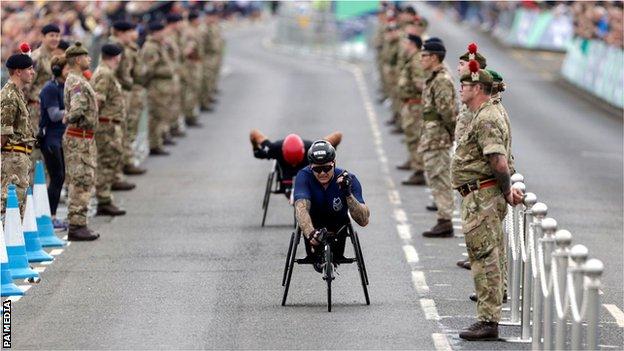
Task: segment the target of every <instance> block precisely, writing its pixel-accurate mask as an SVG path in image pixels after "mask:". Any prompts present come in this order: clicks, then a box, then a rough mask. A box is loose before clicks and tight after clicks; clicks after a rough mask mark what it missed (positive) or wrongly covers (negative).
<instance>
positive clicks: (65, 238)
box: [63, 235, 69, 245]
mask: <svg viewBox="0 0 624 351" xmlns="http://www.w3.org/2000/svg"><path fill="white" fill-rule="evenodd" d="M63 240H67V235H65V236H64V237H63ZM67 245H69V243H67Z"/></svg>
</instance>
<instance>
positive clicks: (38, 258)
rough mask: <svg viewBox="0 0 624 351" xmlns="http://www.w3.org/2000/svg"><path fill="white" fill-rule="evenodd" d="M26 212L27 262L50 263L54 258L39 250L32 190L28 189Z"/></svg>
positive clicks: (39, 244)
mask: <svg viewBox="0 0 624 351" xmlns="http://www.w3.org/2000/svg"><path fill="white" fill-rule="evenodd" d="M26 194H27V195H26V211H25V213H24V221H23V222H22V227H23V228H24V242H25V243H26V256H27V257H28V262H43V261H52V260H54V257H52V256H50V255H49V254H48V253H47V252H45V251H43V249H42V248H41V242H39V232H38V231H37V219H36V218H35V205H34V204H33V193H32V188H30V187H28V191H27V192H26Z"/></svg>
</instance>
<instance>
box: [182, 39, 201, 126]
mask: <svg viewBox="0 0 624 351" xmlns="http://www.w3.org/2000/svg"><path fill="white" fill-rule="evenodd" d="M182 42H183V43H185V44H186V45H185V47H183V48H182V50H183V55H182V63H183V66H184V69H183V70H182V75H181V77H180V78H181V80H182V111H183V113H184V117H185V119H186V121H187V122H189V123H191V124H193V123H195V122H197V112H196V111H195V108H196V107H197V106H198V105H199V94H200V89H201V75H202V61H201V59H202V58H203V57H204V52H203V47H202V41H201V38H200V36H199V34H198V33H197V32H195V29H194V28H192V27H188V28H185V30H184V40H182Z"/></svg>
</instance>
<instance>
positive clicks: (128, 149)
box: [123, 85, 145, 166]
mask: <svg viewBox="0 0 624 351" xmlns="http://www.w3.org/2000/svg"><path fill="white" fill-rule="evenodd" d="M126 106H127V107H128V109H127V118H126V126H125V127H126V130H125V133H124V139H123V142H124V144H123V148H124V162H123V164H124V165H128V166H129V165H132V164H134V161H135V154H134V149H133V145H134V141H135V140H136V138H137V134H138V132H139V121H140V120H141V114H142V113H143V108H144V107H145V89H143V87H142V86H140V85H135V86H134V87H133V88H132V90H131V91H129V92H127V93H126Z"/></svg>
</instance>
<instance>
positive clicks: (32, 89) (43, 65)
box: [26, 45, 52, 102]
mask: <svg viewBox="0 0 624 351" xmlns="http://www.w3.org/2000/svg"><path fill="white" fill-rule="evenodd" d="M31 57H32V60H33V68H34V69H35V79H33V82H32V84H30V86H29V87H28V89H27V90H26V91H27V92H28V93H27V95H28V96H27V97H26V98H27V100H28V101H36V102H39V93H40V92H41V89H42V88H43V85H44V84H45V83H46V82H47V81H49V80H50V79H52V68H51V67H50V65H51V62H52V53H51V52H50V51H49V50H48V48H47V47H45V46H44V45H41V46H40V47H39V48H37V49H36V50H35V51H33V52H32V56H31Z"/></svg>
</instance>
